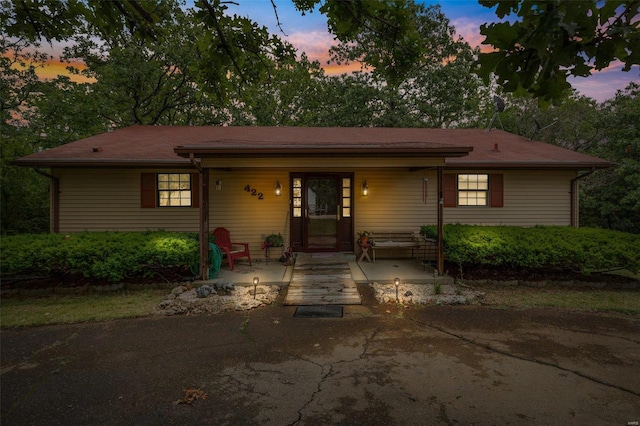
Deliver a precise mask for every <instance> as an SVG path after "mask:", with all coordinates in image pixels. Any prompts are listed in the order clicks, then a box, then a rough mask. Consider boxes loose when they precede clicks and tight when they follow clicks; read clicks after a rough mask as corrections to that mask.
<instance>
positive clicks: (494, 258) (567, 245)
mask: <svg viewBox="0 0 640 426" xmlns="http://www.w3.org/2000/svg"><path fill="white" fill-rule="evenodd" d="M420 233H421V234H422V235H425V236H426V237H428V238H436V237H437V228H436V227H435V226H433V225H425V226H422V227H421V229H420ZM444 246H445V256H446V257H447V258H448V259H449V260H451V261H453V262H456V263H458V264H460V265H463V266H464V265H486V266H492V267H499V266H509V267H519V268H571V269H574V270H579V271H581V272H583V273H589V272H592V271H597V270H607V269H615V268H627V269H630V270H631V271H634V272H637V271H639V270H640V235H637V234H628V233H624V232H618V231H611V230H607V229H597V228H570V227H563V226H536V227H533V228H522V227H516V226H474V225H446V226H445V228H444Z"/></svg>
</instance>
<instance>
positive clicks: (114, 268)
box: [0, 231, 199, 282]
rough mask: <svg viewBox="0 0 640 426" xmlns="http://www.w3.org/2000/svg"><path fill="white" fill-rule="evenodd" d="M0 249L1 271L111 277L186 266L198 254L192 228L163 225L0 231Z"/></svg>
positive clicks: (145, 274) (106, 278) (151, 272)
mask: <svg viewBox="0 0 640 426" xmlns="http://www.w3.org/2000/svg"><path fill="white" fill-rule="evenodd" d="M0 249H1V252H0V268H1V269H2V274H3V275H4V276H11V275H29V274H47V275H48V274H57V275H66V274H73V275H75V274H80V275H83V276H84V277H86V278H93V279H101V280H109V281H111V282H120V281H122V280H123V279H125V278H127V277H144V276H150V275H153V274H154V273H155V271H157V270H159V269H165V268H174V267H186V266H189V265H192V264H195V263H197V262H198V255H199V250H198V239H197V236H196V235H195V234H193V233H178V232H166V231H149V232H83V233H78V234H68V235H64V234H37V235H16V236H9V237H2V240H1V242H0Z"/></svg>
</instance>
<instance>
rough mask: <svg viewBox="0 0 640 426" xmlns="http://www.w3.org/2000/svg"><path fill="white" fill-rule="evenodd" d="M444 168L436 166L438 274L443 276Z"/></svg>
mask: <svg viewBox="0 0 640 426" xmlns="http://www.w3.org/2000/svg"><path fill="white" fill-rule="evenodd" d="M443 180H444V167H442V166H438V255H437V257H438V274H440V275H444V184H443Z"/></svg>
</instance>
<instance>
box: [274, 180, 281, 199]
mask: <svg viewBox="0 0 640 426" xmlns="http://www.w3.org/2000/svg"><path fill="white" fill-rule="evenodd" d="M275 190H276V197H279V196H281V195H282V185H280V181H276V186H275Z"/></svg>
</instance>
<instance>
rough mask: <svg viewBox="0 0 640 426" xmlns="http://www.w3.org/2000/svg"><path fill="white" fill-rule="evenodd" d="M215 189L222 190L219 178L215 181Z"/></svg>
mask: <svg viewBox="0 0 640 426" xmlns="http://www.w3.org/2000/svg"><path fill="white" fill-rule="evenodd" d="M216 191H222V181H221V180H217V181H216Z"/></svg>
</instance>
